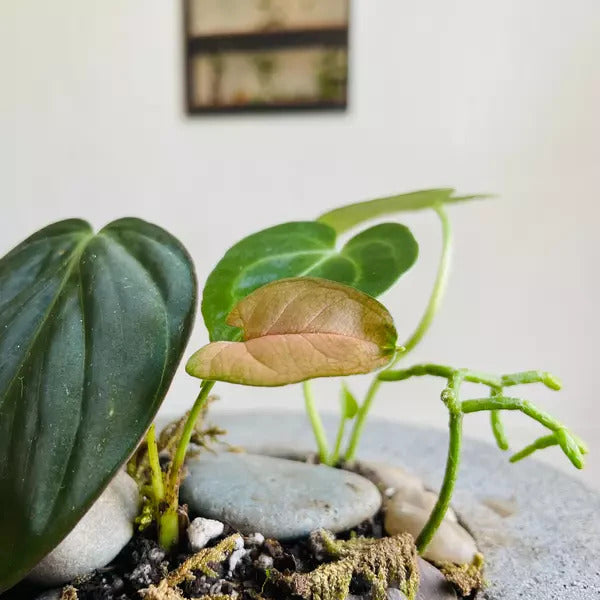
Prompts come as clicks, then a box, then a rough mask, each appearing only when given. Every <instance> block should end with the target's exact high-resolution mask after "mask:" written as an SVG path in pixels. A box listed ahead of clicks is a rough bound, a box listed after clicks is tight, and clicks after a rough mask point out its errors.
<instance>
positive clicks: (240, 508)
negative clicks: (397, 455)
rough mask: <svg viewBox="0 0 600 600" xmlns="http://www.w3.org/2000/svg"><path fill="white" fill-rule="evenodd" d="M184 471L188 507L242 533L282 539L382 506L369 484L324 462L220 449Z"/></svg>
mask: <svg viewBox="0 0 600 600" xmlns="http://www.w3.org/2000/svg"><path fill="white" fill-rule="evenodd" d="M188 470H189V475H188V477H187V478H186V479H185V481H184V482H183V485H182V488H181V498H182V501H183V502H185V503H187V504H188V505H189V507H190V510H191V512H192V513H194V514H199V515H201V516H203V517H208V518H211V519H218V520H220V521H224V522H226V523H229V524H230V525H231V526H232V527H234V528H235V529H237V530H238V531H240V532H242V533H245V534H249V533H253V532H256V531H260V532H261V533H262V534H263V535H264V536H265V537H269V538H275V539H281V540H286V539H293V538H297V537H302V536H305V535H308V534H309V533H310V532H311V531H313V530H315V529H320V528H323V529H328V530H330V531H333V532H338V531H344V530H346V529H350V528H352V527H355V526H356V525H358V524H359V523H361V522H362V521H364V520H365V519H368V518H370V517H372V516H373V515H374V514H375V513H376V512H377V511H378V510H379V508H380V507H381V495H380V494H379V492H378V490H377V488H376V487H375V485H373V483H371V482H370V481H368V480H367V479H365V478H364V477H361V476H360V475H357V474H356V473H350V472H347V471H343V470H341V469H334V468H332V467H327V466H324V465H309V464H305V463H299V462H296V461H291V460H285V459H281V458H273V457H269V456H259V455H253V454H237V453H222V454H216V455H208V454H205V455H202V456H200V457H197V458H194V459H192V460H190V461H189V462H188Z"/></svg>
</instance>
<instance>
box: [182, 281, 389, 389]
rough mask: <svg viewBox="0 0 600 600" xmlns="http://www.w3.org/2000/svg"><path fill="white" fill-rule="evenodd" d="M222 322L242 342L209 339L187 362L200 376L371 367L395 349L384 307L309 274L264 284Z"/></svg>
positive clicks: (273, 375)
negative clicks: (235, 329) (238, 332)
mask: <svg viewBox="0 0 600 600" xmlns="http://www.w3.org/2000/svg"><path fill="white" fill-rule="evenodd" d="M227 323H228V324H229V325H231V326H234V327H239V328H241V329H242V332H243V340H244V341H241V342H227V341H220V342H212V343H211V344H208V346H205V347H204V348H201V349H200V350H198V352H196V353H195V354H194V355H193V356H192V357H191V358H190V360H189V361H188V364H187V367H186V370H187V372H188V373H189V374H190V375H193V376H195V377H199V378H200V379H208V380H219V381H229V382H231V383H241V384H244V385H259V386H275V385H286V384H288V383H297V382H299V381H304V380H306V379H313V378H315V377H333V376H337V375H353V374H357V373H368V372H370V371H374V370H375V369H378V368H380V367H383V366H385V365H386V364H387V363H388V362H389V361H390V360H391V358H392V356H393V355H394V352H395V349H396V339H397V334H396V329H395V328H394V323H393V321H392V317H391V316H390V314H389V312H388V311H387V309H386V308H385V307H384V306H383V305H382V304H380V303H379V302H377V300H375V299H374V298H371V297H370V296H367V295H366V294H364V293H363V292H360V291H358V290H357V289H355V288H353V287H349V286H347V285H342V284H340V283H335V282H333V281H329V280H325V279H316V278H313V277H297V278H293V279H283V280H279V281H274V282H272V283H269V284H267V285H265V286H263V287H261V288H259V289H258V290H256V291H254V292H252V293H251V294H250V295H249V296H246V297H245V298H244V299H243V300H241V301H240V302H239V303H238V304H237V306H236V307H235V308H234V310H233V311H232V312H231V314H230V315H229V317H228V318H227Z"/></svg>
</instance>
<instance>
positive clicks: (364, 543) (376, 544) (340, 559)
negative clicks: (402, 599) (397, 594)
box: [271, 531, 419, 600]
mask: <svg viewBox="0 0 600 600" xmlns="http://www.w3.org/2000/svg"><path fill="white" fill-rule="evenodd" d="M316 542H317V543H318V544H319V545H320V546H321V547H322V548H323V550H324V552H325V554H327V555H328V556H329V557H330V558H331V559H332V562H329V563H325V564H322V565H320V566H319V567H317V568H316V569H314V570H313V571H311V572H309V573H293V574H291V575H282V574H281V573H278V572H276V571H274V572H273V573H272V574H271V577H272V579H273V580H275V581H280V582H284V583H285V584H286V585H287V586H288V587H289V589H290V591H291V593H293V594H297V595H299V596H301V597H302V598H304V599H305V600H343V599H344V598H346V596H347V595H348V593H349V591H350V581H351V580H352V576H353V575H359V576H362V577H364V578H365V579H366V580H367V581H369V582H370V583H371V584H372V586H373V596H372V597H373V600H384V599H385V592H386V589H387V588H388V587H390V586H393V587H397V588H398V589H400V590H401V591H402V592H403V593H404V594H405V595H406V596H407V597H408V598H409V600H412V599H413V598H414V597H415V595H416V592H417V588H418V586H419V571H418V568H417V552H416V548H415V545H414V541H413V538H412V537H411V536H410V535H408V534H402V535H396V536H393V537H388V538H381V539H373V538H362V537H361V538H354V539H351V540H348V541H342V540H336V539H335V538H334V537H333V536H332V535H331V534H330V533H328V532H326V531H321V532H319V534H318V536H317V539H316Z"/></svg>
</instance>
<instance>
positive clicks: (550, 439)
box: [510, 433, 558, 463]
mask: <svg viewBox="0 0 600 600" xmlns="http://www.w3.org/2000/svg"><path fill="white" fill-rule="evenodd" d="M550 446H558V440H557V439H556V434H555V433H552V434H550V435H546V436H544V437H541V438H538V439H537V440H535V442H533V443H531V444H529V446H525V448H523V450H520V451H519V452H517V453H516V454H513V455H512V456H511V457H510V462H511V463H516V462H518V461H520V460H523V459H524V458H527V457H528V456H529V455H530V454H533V453H534V452H535V451H536V450H543V449H544V448H549V447H550Z"/></svg>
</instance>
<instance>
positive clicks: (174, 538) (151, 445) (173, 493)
mask: <svg viewBox="0 0 600 600" xmlns="http://www.w3.org/2000/svg"><path fill="white" fill-rule="evenodd" d="M214 384H215V382H214V381H203V382H202V385H201V386H200V393H199V394H198V397H197V398H196V401H195V402H194V405H193V407H192V410H191V411H190V413H189V415H188V418H187V420H186V422H185V425H184V427H183V430H182V432H181V437H180V438H179V441H178V443H177V447H176V449H175V453H174V454H173V458H172V460H171V463H170V465H169V468H168V470H167V471H166V473H163V471H162V470H161V467H160V463H159V458H158V448H157V444H156V433H155V428H154V425H151V426H150V429H149V430H148V433H147V434H146V444H147V447H148V459H149V463H150V489H149V490H148V494H149V496H150V500H151V503H152V509H153V517H154V519H155V521H156V524H157V527H158V541H159V543H160V545H161V546H162V547H163V548H165V549H166V550H170V549H171V548H173V547H174V546H175V545H176V544H177V543H178V541H179V510H178V509H179V486H180V485H181V475H182V470H183V463H184V461H185V456H186V453H187V448H188V446H189V443H190V440H191V438H192V434H193V433H194V428H195V426H196V422H197V421H198V418H199V417H200V415H201V414H202V410H203V408H204V406H205V405H206V403H207V401H208V395H209V394H210V391H211V389H212V388H213V386H214Z"/></svg>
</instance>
